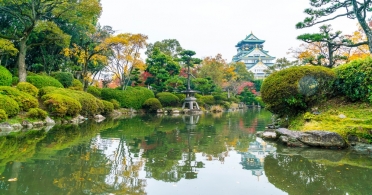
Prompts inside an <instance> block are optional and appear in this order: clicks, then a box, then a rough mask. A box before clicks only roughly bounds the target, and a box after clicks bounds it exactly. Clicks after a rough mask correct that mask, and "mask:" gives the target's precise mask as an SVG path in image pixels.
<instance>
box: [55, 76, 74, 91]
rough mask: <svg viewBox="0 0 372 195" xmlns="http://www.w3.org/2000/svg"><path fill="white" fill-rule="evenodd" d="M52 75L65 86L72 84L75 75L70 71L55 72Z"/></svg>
mask: <svg viewBox="0 0 372 195" xmlns="http://www.w3.org/2000/svg"><path fill="white" fill-rule="evenodd" d="M52 76H53V77H54V78H55V79H57V80H58V81H59V82H60V83H61V84H62V85H63V87H65V88H68V87H71V86H72V81H73V80H74V76H73V75H72V74H71V73H69V72H54V73H52Z"/></svg>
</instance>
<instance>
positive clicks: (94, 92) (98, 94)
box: [87, 86, 102, 98]
mask: <svg viewBox="0 0 372 195" xmlns="http://www.w3.org/2000/svg"><path fill="white" fill-rule="evenodd" d="M101 91H102V89H101V88H98V87H94V86H89V87H88V89H87V92H88V93H90V94H92V95H94V96H95V97H99V98H100V97H101Z"/></svg>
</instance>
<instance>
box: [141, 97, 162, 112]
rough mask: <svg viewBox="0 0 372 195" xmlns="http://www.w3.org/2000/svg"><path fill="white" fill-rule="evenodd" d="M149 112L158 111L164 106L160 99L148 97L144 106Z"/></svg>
mask: <svg viewBox="0 0 372 195" xmlns="http://www.w3.org/2000/svg"><path fill="white" fill-rule="evenodd" d="M142 108H143V109H145V110H146V111H148V112H156V111H157V110H158V109H161V108H162V105H161V103H160V101H159V100H158V99H156V98H149V99H147V100H146V101H145V102H144V103H143V106H142Z"/></svg>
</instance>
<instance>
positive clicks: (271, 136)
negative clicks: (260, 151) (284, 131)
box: [261, 131, 278, 140]
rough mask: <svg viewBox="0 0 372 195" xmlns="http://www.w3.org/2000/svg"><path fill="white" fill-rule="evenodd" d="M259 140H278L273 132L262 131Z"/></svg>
mask: <svg viewBox="0 0 372 195" xmlns="http://www.w3.org/2000/svg"><path fill="white" fill-rule="evenodd" d="M261 138H262V139H265V140H268V139H278V137H277V135H276V133H275V131H264V132H262V134H261Z"/></svg>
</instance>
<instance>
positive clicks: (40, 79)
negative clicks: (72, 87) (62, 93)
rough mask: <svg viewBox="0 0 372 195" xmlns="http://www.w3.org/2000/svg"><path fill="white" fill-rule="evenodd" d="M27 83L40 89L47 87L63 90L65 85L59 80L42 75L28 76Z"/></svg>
mask: <svg viewBox="0 0 372 195" xmlns="http://www.w3.org/2000/svg"><path fill="white" fill-rule="evenodd" d="M26 81H27V82H29V83H31V84H33V85H34V86H35V87H37V88H38V89H41V88H43V87H46V86H54V87H59V88H63V85H62V84H61V83H60V82H59V81H58V80H57V79H55V78H53V77H50V76H41V75H35V76H27V78H26Z"/></svg>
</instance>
